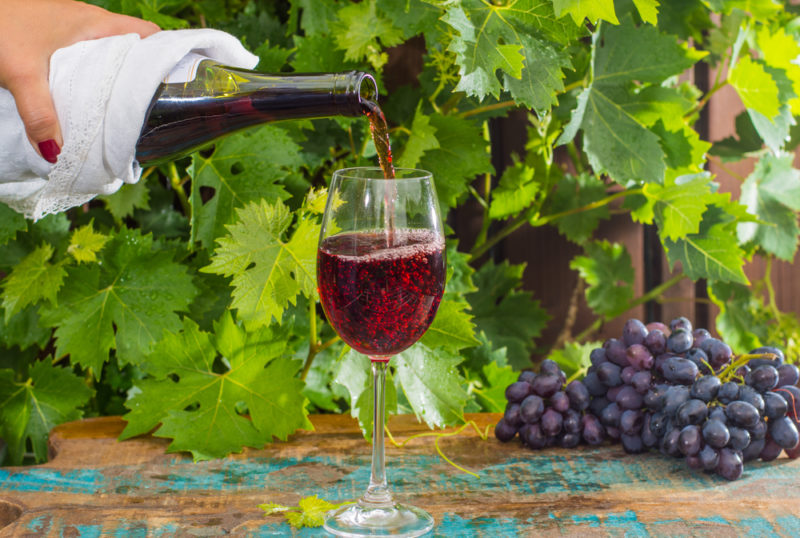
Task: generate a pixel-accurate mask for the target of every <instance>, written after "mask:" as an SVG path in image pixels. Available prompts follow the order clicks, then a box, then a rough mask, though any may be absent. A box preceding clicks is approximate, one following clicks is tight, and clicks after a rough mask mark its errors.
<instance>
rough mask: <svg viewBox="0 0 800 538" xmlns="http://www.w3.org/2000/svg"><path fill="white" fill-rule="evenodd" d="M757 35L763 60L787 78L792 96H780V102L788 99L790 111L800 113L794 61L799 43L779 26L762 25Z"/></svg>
mask: <svg viewBox="0 0 800 538" xmlns="http://www.w3.org/2000/svg"><path fill="white" fill-rule="evenodd" d="M757 36H758V47H759V48H760V49H761V52H762V54H763V59H764V62H765V63H766V64H767V65H768V66H770V67H772V68H774V69H776V70H780V71H782V72H783V73H785V76H786V77H787V78H788V80H789V84H790V86H791V92H792V94H793V96H792V97H790V98H788V99H783V98H781V103H786V102H787V101H788V103H789V105H790V106H791V113H792V114H794V115H798V114H800V66H799V65H797V64H796V63H795V60H796V59H797V57H798V56H800V43H798V41H797V39H796V38H795V37H794V36H793V35H791V34H788V33H786V31H785V29H784V28H781V27H778V28H769V27H768V26H762V27H760V28H759V29H758V32H757ZM773 76H774V75H773Z"/></svg>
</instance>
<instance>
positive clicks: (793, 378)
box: [778, 363, 800, 387]
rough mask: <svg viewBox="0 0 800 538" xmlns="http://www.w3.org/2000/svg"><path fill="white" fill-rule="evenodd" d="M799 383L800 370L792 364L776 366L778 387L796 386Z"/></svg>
mask: <svg viewBox="0 0 800 538" xmlns="http://www.w3.org/2000/svg"><path fill="white" fill-rule="evenodd" d="M798 381H800V368H798V367H797V366H795V365H794V364H788V363H787V364H781V365H780V366H778V386H779V387H783V386H784V385H797V382H798Z"/></svg>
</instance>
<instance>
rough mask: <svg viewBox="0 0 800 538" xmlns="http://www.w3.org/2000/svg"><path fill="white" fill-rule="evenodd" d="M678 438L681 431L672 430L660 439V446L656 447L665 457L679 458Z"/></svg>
mask: <svg viewBox="0 0 800 538" xmlns="http://www.w3.org/2000/svg"><path fill="white" fill-rule="evenodd" d="M680 436H681V431H680V430H678V429H672V430H669V431H668V432H667V433H665V434H664V437H662V438H661V444H660V445H659V447H658V448H659V450H660V451H661V453H662V454H664V455H665V456H672V457H673V458H679V457H680V456H681V449H680V447H679V445H678V439H679V438H680Z"/></svg>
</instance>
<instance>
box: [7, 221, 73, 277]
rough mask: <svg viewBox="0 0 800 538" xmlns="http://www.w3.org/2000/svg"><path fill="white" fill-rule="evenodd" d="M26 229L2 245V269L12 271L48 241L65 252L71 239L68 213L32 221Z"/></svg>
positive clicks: (57, 249)
mask: <svg viewBox="0 0 800 538" xmlns="http://www.w3.org/2000/svg"><path fill="white" fill-rule="evenodd" d="M27 228H28V229H27V230H26V231H24V232H23V231H21V230H20V231H19V233H17V235H16V238H15V239H14V240H13V241H9V242H8V243H7V244H5V245H0V270H3V271H5V272H7V273H8V272H11V270H12V269H13V268H14V266H15V265H17V264H19V262H21V261H22V259H23V258H25V256H27V255H28V254H30V253H31V252H33V251H34V250H35V249H36V248H37V247H38V246H39V245H41V244H42V243H47V244H48V245H50V246H51V247H53V248H54V250H55V252H63V250H64V249H66V248H67V243H68V241H69V228H70V221H69V219H68V218H67V214H66V213H56V214H52V215H47V216H46V217H44V218H43V219H40V220H37V221H35V222H30V223H29V224H28V226H27Z"/></svg>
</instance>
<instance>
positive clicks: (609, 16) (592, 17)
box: [553, 0, 619, 26]
mask: <svg viewBox="0 0 800 538" xmlns="http://www.w3.org/2000/svg"><path fill="white" fill-rule="evenodd" d="M553 8H554V9H555V12H556V17H563V16H564V15H565V14H569V16H570V17H572V20H573V21H575V24H577V25H578V26H583V21H584V19H589V21H590V22H591V23H592V24H596V23H597V21H598V20H601V19H602V20H605V21H608V22H610V23H611V24H619V21H618V20H617V14H616V12H615V11H614V0H553Z"/></svg>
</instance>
